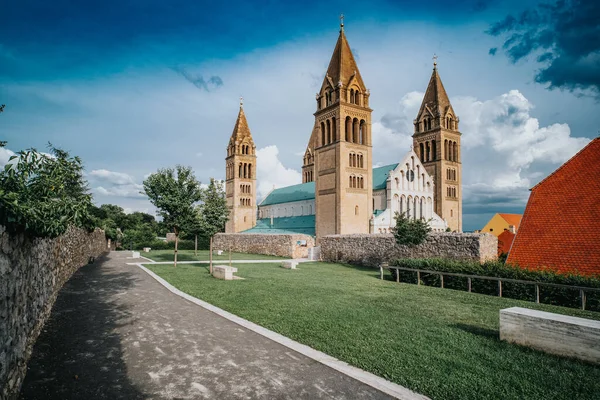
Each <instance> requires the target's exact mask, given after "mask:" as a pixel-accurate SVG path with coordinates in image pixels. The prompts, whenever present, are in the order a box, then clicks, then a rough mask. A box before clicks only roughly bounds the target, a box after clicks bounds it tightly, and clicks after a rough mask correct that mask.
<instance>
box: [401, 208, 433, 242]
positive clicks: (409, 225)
mask: <svg viewBox="0 0 600 400" xmlns="http://www.w3.org/2000/svg"><path fill="white" fill-rule="evenodd" d="M395 218H396V226H395V227H394V228H393V230H392V232H393V233H394V236H395V237H396V243H398V244H400V245H406V246H411V247H412V246H417V245H419V244H421V243H423V242H424V241H425V239H426V238H427V235H428V234H429V232H431V227H430V226H429V224H428V223H427V221H425V220H424V219H418V218H417V219H410V218H406V216H405V215H404V213H402V214H400V213H398V212H397V213H396V216H395Z"/></svg>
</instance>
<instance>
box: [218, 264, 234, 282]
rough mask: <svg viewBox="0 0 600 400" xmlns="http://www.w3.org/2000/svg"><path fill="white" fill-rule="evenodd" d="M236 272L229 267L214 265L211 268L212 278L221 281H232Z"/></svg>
mask: <svg viewBox="0 0 600 400" xmlns="http://www.w3.org/2000/svg"><path fill="white" fill-rule="evenodd" d="M236 272H237V268H235V267H230V266H229V265H215V266H213V276H214V277H215V278H217V279H223V280H226V281H231V280H233V279H234V276H233V274H234V273H236Z"/></svg>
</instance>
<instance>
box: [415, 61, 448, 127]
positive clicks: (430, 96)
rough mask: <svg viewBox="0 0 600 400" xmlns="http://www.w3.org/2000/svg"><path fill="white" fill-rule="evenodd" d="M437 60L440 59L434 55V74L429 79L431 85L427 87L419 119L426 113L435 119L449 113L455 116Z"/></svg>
mask: <svg viewBox="0 0 600 400" xmlns="http://www.w3.org/2000/svg"><path fill="white" fill-rule="evenodd" d="M437 58H438V57H437V56H436V55H435V54H434V55H433V72H432V73H431V78H430V79H429V85H427V90H426V91H425V96H423V102H422V103H421V108H420V109H419V114H418V116H419V117H421V116H422V114H423V112H425V111H428V112H429V113H431V114H432V115H431V117H434V118H437V117H440V116H441V117H443V116H444V115H445V114H447V113H448V111H450V112H451V113H452V114H454V110H453V109H452V104H450V99H449V98H448V94H447V93H446V89H444V85H443V84H442V79H441V78H440V74H439V72H438V69H437Z"/></svg>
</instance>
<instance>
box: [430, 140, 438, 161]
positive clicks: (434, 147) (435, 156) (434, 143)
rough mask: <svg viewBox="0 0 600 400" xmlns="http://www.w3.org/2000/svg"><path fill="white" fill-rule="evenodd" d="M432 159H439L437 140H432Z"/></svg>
mask: <svg viewBox="0 0 600 400" xmlns="http://www.w3.org/2000/svg"><path fill="white" fill-rule="evenodd" d="M431 159H432V160H433V161H435V160H437V143H436V141H435V140H432V141H431Z"/></svg>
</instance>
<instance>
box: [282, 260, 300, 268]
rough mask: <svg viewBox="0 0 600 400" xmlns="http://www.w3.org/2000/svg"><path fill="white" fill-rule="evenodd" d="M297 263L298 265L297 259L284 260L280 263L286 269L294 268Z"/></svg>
mask: <svg viewBox="0 0 600 400" xmlns="http://www.w3.org/2000/svg"><path fill="white" fill-rule="evenodd" d="M297 265H298V262H297V261H284V262H283V263H282V266H283V268H287V269H296V266H297Z"/></svg>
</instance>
